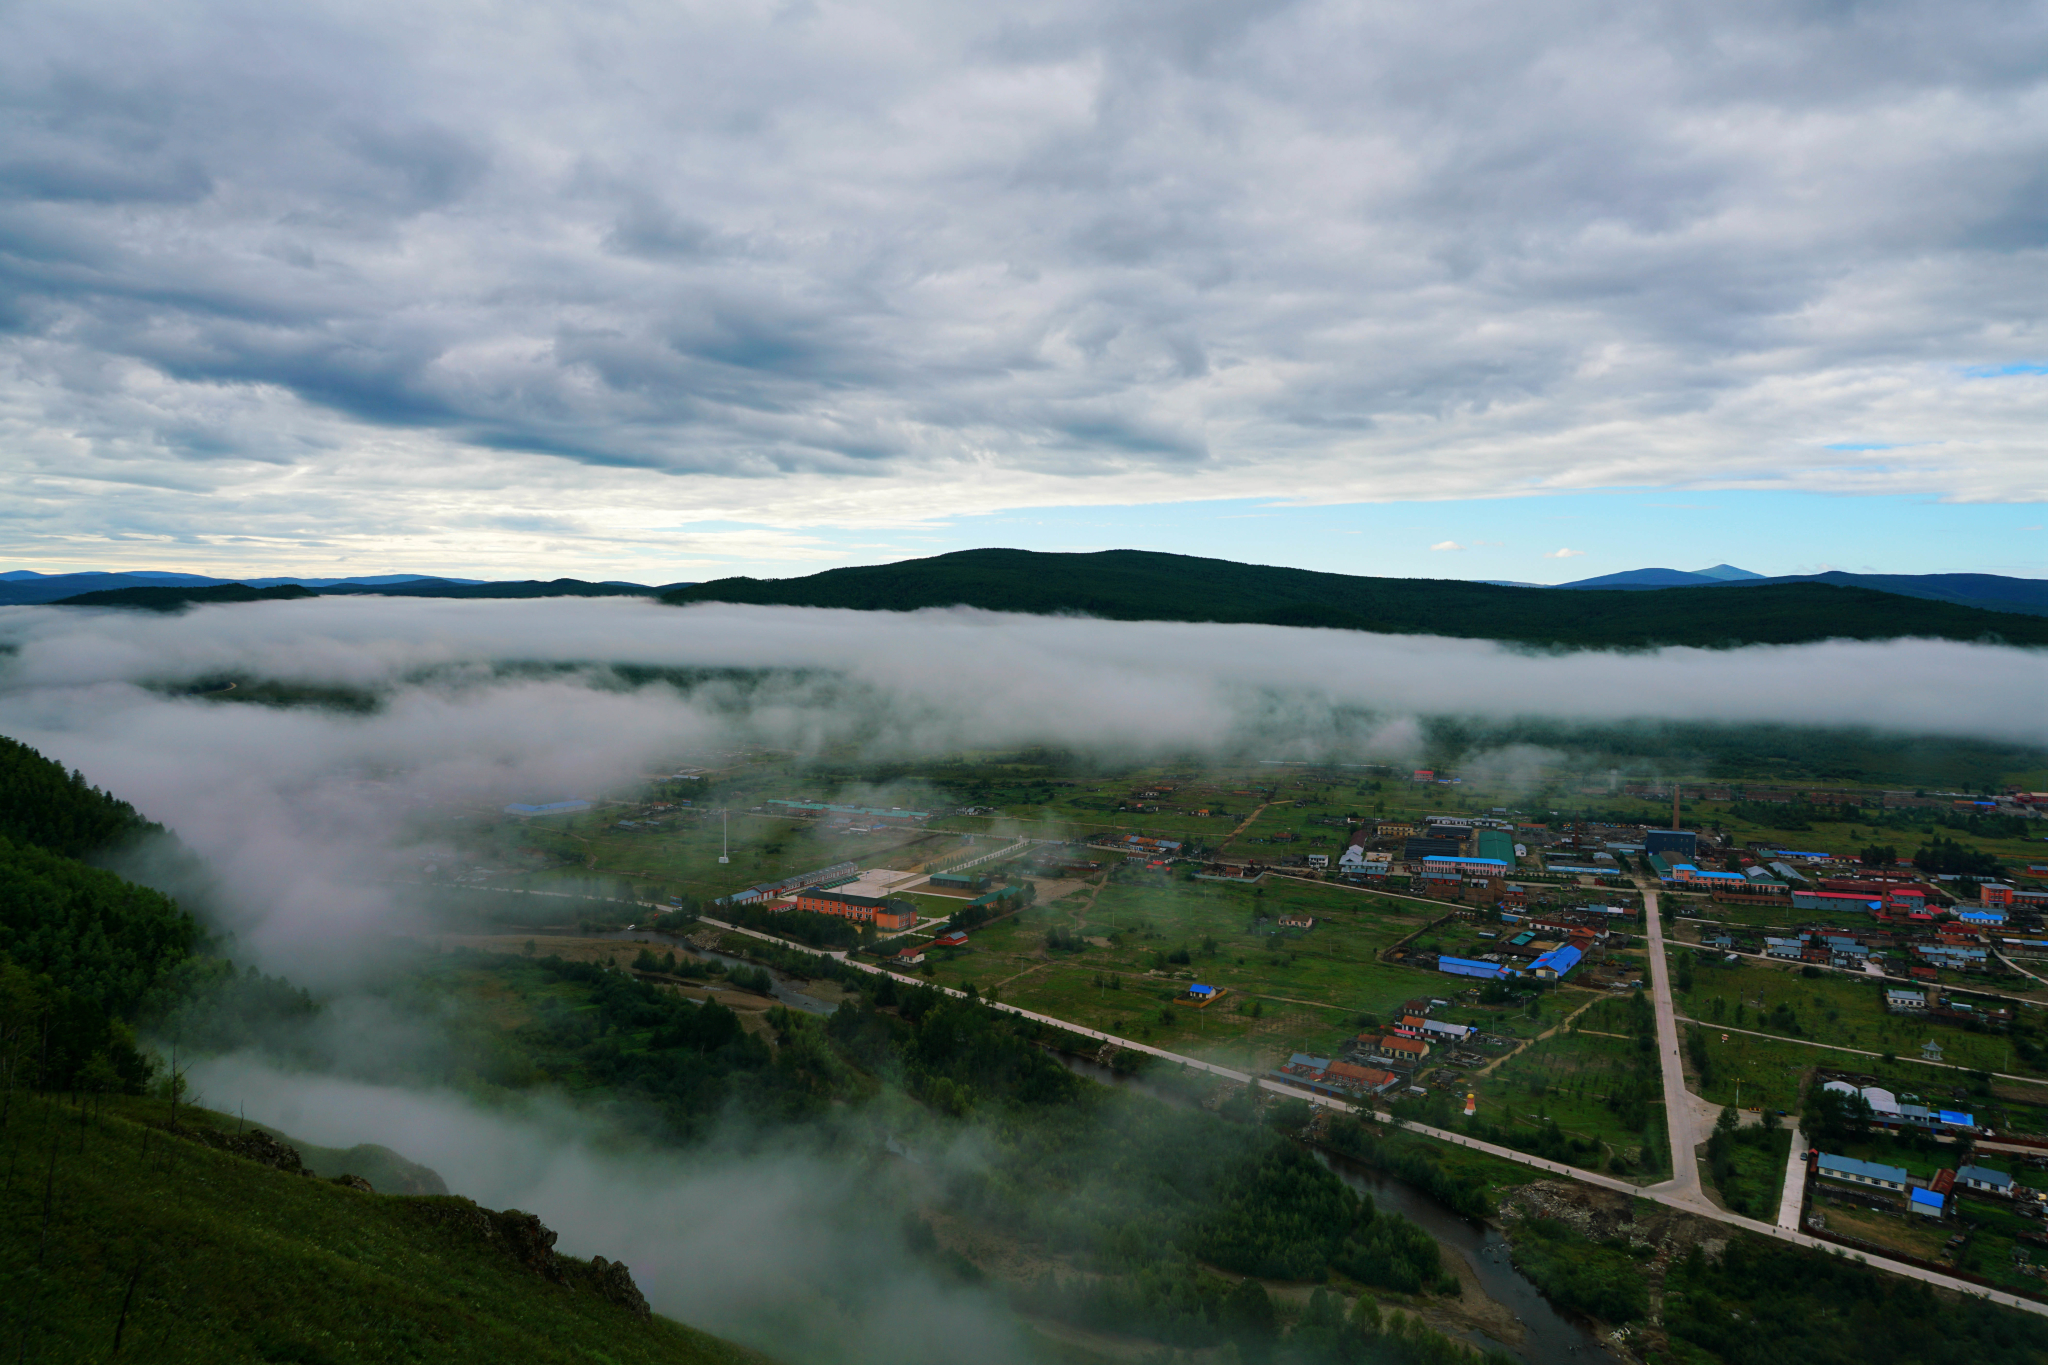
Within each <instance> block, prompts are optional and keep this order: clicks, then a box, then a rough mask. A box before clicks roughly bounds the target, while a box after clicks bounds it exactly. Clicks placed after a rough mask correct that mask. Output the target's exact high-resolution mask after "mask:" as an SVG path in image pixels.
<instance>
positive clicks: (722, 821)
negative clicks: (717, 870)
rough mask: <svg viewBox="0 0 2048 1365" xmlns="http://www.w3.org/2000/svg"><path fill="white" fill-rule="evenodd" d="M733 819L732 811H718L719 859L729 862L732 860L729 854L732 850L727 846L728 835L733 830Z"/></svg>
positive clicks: (722, 861)
mask: <svg viewBox="0 0 2048 1365" xmlns="http://www.w3.org/2000/svg"><path fill="white" fill-rule="evenodd" d="M731 819H732V817H731V812H729V811H723V810H721V811H720V812H718V861H720V862H721V863H729V862H731V861H732V859H731V858H730V857H728V856H727V855H728V854H729V853H730V852H731V851H732V850H731V849H729V848H728V847H727V846H726V845H727V838H726V836H727V834H728V833H729V832H730V830H731Z"/></svg>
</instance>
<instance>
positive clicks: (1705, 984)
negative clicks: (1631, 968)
mask: <svg viewBox="0 0 2048 1365" xmlns="http://www.w3.org/2000/svg"><path fill="white" fill-rule="evenodd" d="M1671 951H1672V954H1673V958H1674V961H1675V959H1676V954H1677V953H1679V952H1683V951H1685V950H1683V949H1674V950H1671ZM1887 985H1891V986H1896V985H1897V983H1896V982H1889V983H1887V982H1881V981H1878V980H1876V979H1875V978H1873V979H1870V980H1859V979H1857V978H1855V977H1852V976H1848V975H1845V974H1843V973H1840V972H1822V973H1820V974H1819V975H1818V976H1813V977H1809V976H1806V975H1804V974H1803V973H1802V972H1801V971H1800V969H1799V967H1798V966H1797V965H1789V966H1782V967H1781V966H1777V965H1772V964H1765V963H1761V962H1754V961H1749V960H1743V961H1740V962H1737V963H1720V962H1701V963H1700V964H1699V965H1698V966H1696V967H1695V969H1694V972H1693V987H1692V989H1691V990H1690V991H1682V992H1680V993H1679V996H1678V1005H1679V1012H1680V1013H1681V1014H1685V1015H1689V1016H1691V1017H1692V1018H1695V1019H1698V1020H1700V1021H1701V1022H1702V1023H1703V1024H1707V1025H1714V1024H1731V1025H1734V1026H1735V1027H1737V1028H1745V1029H1755V1030H1757V1031H1759V1032H1763V1033H1771V1034H1776V1035H1779V1036H1782V1037H1792V1038H1805V1039H1808V1040H1810V1041H1814V1042H1824V1043H1833V1044H1837V1045H1839V1046H1843V1047H1850V1048H1864V1049H1867V1050H1869V1051H1871V1052H1877V1053H1885V1052H1891V1053H1895V1054H1898V1055H1900V1056H1906V1057H1917V1056H1918V1055H1919V1053H1920V1046H1921V1044H1922V1043H1924V1042H1926V1041H1927V1040H1929V1039H1933V1040H1935V1041H1937V1042H1939V1043H1940V1044H1941V1048H1942V1058H1941V1059H1942V1060H1943V1061H1945V1062H1949V1063H1951V1064H1953V1065H1957V1066H1965V1067H1971V1068H1975V1069H1979V1070H1984V1071H2000V1072H2006V1073H2008V1074H2015V1075H2028V1074H2032V1073H2030V1072H2028V1071H2027V1070H2026V1068H2025V1067H2024V1066H2023V1065H2022V1064H2021V1063H2020V1061H2019V1058H2018V1056H2017V1055H2016V1054H2015V1053H2014V1052H2013V1050H2012V1048H2011V1046H2010V1045H2009V1044H2008V1043H2007V1041H2006V1039H2005V1038H2004V1037H2003V1036H2001V1035H1999V1034H1996V1033H1974V1032H1971V1031H1970V1030H1968V1029H1966V1028H1963V1027H1961V1026H1959V1025H1954V1024H1946V1023H1940V1022H1937V1021H1935V1020H1931V1019H1920V1018H1912V1017H1907V1016H1901V1015H1895V1014H1888V1013H1886V1012H1885V1008H1884V991H1885V987H1886V986H1887ZM1847 1061H1848V1059H1847V1058H1844V1064H1847Z"/></svg>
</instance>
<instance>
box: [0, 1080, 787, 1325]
mask: <svg viewBox="0 0 2048 1365" xmlns="http://www.w3.org/2000/svg"><path fill="white" fill-rule="evenodd" d="M167 1118H168V1113H167V1109H166V1106H165V1103H164V1102H163V1101H162V1100H150V1101H144V1100H141V1099H124V1098H112V1099H109V1100H108V1101H106V1104H105V1107H104V1109H103V1110H102V1111H101V1112H100V1113H99V1114H98V1115H97V1116H96V1117H95V1116H94V1115H93V1114H92V1113H91V1108H90V1104H89V1103H88V1107H87V1110H86V1111H85V1113H84V1114H83V1115H81V1112H80V1110H79V1109H77V1108H75V1107H73V1106H72V1105H70V1104H69V1103H66V1102H65V1101H63V1100H62V1099H52V1098H46V1097H35V1098H32V1099H28V1100H26V1101H25V1102H24V1099H23V1097H21V1096H19V1095H17V1096H16V1097H15V1102H14V1105H13V1112H12V1114H11V1115H10V1116H9V1121H8V1125H7V1128H6V1131H5V1138H4V1142H5V1145H6V1147H7V1149H8V1150H7V1155H6V1163H7V1167H8V1169H9V1170H10V1171H11V1176H10V1178H9V1179H8V1180H7V1182H6V1184H5V1187H4V1192H0V1228H4V1232H0V1346H4V1348H5V1350H6V1353H7V1355H8V1356H9V1357H11V1358H20V1359H24V1360H30V1361H65V1362H84V1361H103V1360H108V1359H111V1358H113V1356H114V1350H115V1338H116V1334H117V1333H118V1334H119V1337H120V1356H121V1358H123V1359H134V1360H148V1361H175V1362H195V1363H199V1365H207V1363H210V1362H215V1361H220V1362H228V1361H237V1362H239V1361H258V1360H261V1361H293V1362H300V1363H301V1365H326V1363H327V1362H333V1363H334V1365H342V1362H356V1361H361V1362H366V1365H367V1363H368V1362H377V1363H378V1365H385V1363H387V1362H391V1363H395V1362H412V1361H417V1362H423V1363H424V1362H444V1361H445V1362H461V1361H477V1362H488V1365H502V1362H506V1361H522V1362H525V1361H540V1362H549V1361H565V1362H566V1361H576V1362H582V1363H583V1365H588V1363H589V1362H593V1361H598V1362H602V1361H609V1362H613V1365H629V1363H632V1365H637V1363H638V1362H650V1363H652V1362H672V1363H673V1365H699V1363H700V1362H701V1363H702V1365H727V1363H728V1362H730V1363H732V1365H739V1363H740V1362H759V1361H761V1360H762V1359H763V1357H761V1356H758V1355H756V1354H754V1353H753V1352H751V1351H747V1350H744V1349H742V1348H740V1347H737V1346H733V1345H731V1344H729V1343H726V1342H723V1341H720V1340H718V1339H717V1338H715V1337H711V1336H707V1335H705V1334H704V1333H702V1332H698V1331H695V1330H693V1329H691V1328H689V1327H685V1326H683V1325H682V1324H680V1323H676V1322H672V1321H670V1320H668V1319H666V1318H661V1317H656V1316H652V1315H649V1314H648V1313H646V1312H645V1311H644V1305H640V1304H638V1302H637V1298H638V1295H637V1291H635V1290H633V1288H632V1286H631V1282H630V1279H624V1278H622V1277H621V1276H620V1274H619V1272H618V1271H616V1270H609V1272H608V1268H607V1267H605V1266H604V1265H603V1264H602V1263H601V1262H599V1261H596V1260H593V1261H581V1260H577V1259H576V1258H574V1257H568V1256H558V1255H555V1254H554V1253H553V1252H552V1251H551V1250H550V1249H549V1247H548V1245H547V1243H548V1241H549V1240H550V1239H549V1238H548V1237H547V1236H546V1234H545V1232H544V1230H540V1228H539V1223H538V1221H537V1220H531V1219H528V1218H526V1217H524V1216H522V1215H516V1214H509V1213H507V1214H493V1213H491V1212H490V1211H489V1210H484V1209H479V1208H478V1207H477V1206H476V1205H474V1204H472V1203H470V1202H469V1201H468V1200H465V1199H455V1198H447V1197H441V1198H433V1197H419V1196H399V1195H386V1194H377V1193H364V1192H362V1191H360V1190H358V1189H355V1188H352V1187H347V1186H342V1185H337V1184H334V1183H331V1182H329V1181H326V1180H321V1179H317V1178H314V1177H311V1176H305V1175H297V1174H291V1173H288V1172H287V1171H284V1170H279V1169H273V1168H272V1167H270V1166H266V1165H263V1164H260V1162H259V1160H257V1159H251V1157H249V1156H244V1155H238V1154H235V1153H234V1152H232V1151H223V1150H215V1149H213V1148H212V1147H209V1146H207V1145H204V1144H203V1143H201V1142H199V1141H196V1140H193V1139H192V1138H191V1137H189V1136H188V1137H173V1136H170V1135H168V1134H167V1133H166V1132H165V1131H164V1129H163V1127H162V1126H161V1125H163V1124H164V1122H165V1120H166V1119H167ZM81 1119H82V1121H81ZM178 1124H179V1127H180V1128H182V1129H185V1130H186V1131H187V1132H188V1133H192V1132H196V1131H198V1130H200V1129H212V1130H213V1131H214V1132H215V1133H217V1134H219V1135H220V1139H225V1140H227V1141H229V1142H230V1143H232V1142H233V1141H234V1140H235V1136H236V1134H237V1130H238V1125H237V1124H236V1122H235V1120H234V1119H233V1118H231V1117H227V1116H223V1115H217V1114H211V1113H207V1112H205V1111H197V1110H192V1109H190V1108H186V1107H181V1108H180V1110H179V1113H178ZM220 1139H217V1140H220ZM240 1140H241V1141H242V1143H243V1144H244V1145H245V1146H246V1147H247V1148H248V1149H249V1150H251V1151H252V1152H254V1153H255V1154H256V1155H257V1156H262V1155H264V1154H265V1152H266V1145H265V1144H263V1143H261V1142H260V1141H255V1140H252V1139H251V1138H250V1137H249V1136H248V1134H247V1133H246V1132H243V1133H241V1135H240ZM267 1150H268V1151H270V1152H273V1153H274V1152H275V1151H277V1150H279V1149H277V1148H275V1147H274V1146H273V1147H269V1148H268V1149H267ZM273 1159H275V1158H274V1157H273ZM124 1305H125V1313H124Z"/></svg>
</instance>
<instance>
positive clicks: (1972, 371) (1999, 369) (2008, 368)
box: [1963, 360, 2048, 379]
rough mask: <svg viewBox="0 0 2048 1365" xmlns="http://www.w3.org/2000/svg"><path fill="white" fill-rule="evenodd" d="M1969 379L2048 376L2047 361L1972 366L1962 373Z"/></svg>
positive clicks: (2021, 361)
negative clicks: (2018, 375)
mask: <svg viewBox="0 0 2048 1365" xmlns="http://www.w3.org/2000/svg"><path fill="white" fill-rule="evenodd" d="M1963 374H1964V375H1965V376H1967V377H1968V378H1971V379H2008V378H2010V377H2012V376H2013V375H2016V374H2048V361H2042V360H2015V361H2013V362H2012V363H2011V364H2008V365H1972V366H1970V367H1969V368H1968V369H1966V370H1964V371H1963Z"/></svg>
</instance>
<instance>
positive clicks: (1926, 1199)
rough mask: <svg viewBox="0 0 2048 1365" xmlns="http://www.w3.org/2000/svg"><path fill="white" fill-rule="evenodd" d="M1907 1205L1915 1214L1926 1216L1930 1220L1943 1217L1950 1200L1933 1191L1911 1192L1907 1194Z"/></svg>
mask: <svg viewBox="0 0 2048 1365" xmlns="http://www.w3.org/2000/svg"><path fill="white" fill-rule="evenodd" d="M1906 1203H1907V1205H1908V1206H1910V1207H1911V1208H1912V1210H1913V1212H1915V1213H1921V1214H1925V1215H1927V1216H1928V1217H1929V1218H1939V1217H1941V1212H1942V1210H1943V1209H1945V1208H1947V1207H1948V1200H1946V1199H1944V1198H1942V1197H1941V1196H1940V1195H1938V1194H1936V1193H1935V1192H1934V1191H1933V1190H1920V1189H1915V1190H1909V1191H1907V1193H1906Z"/></svg>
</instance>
